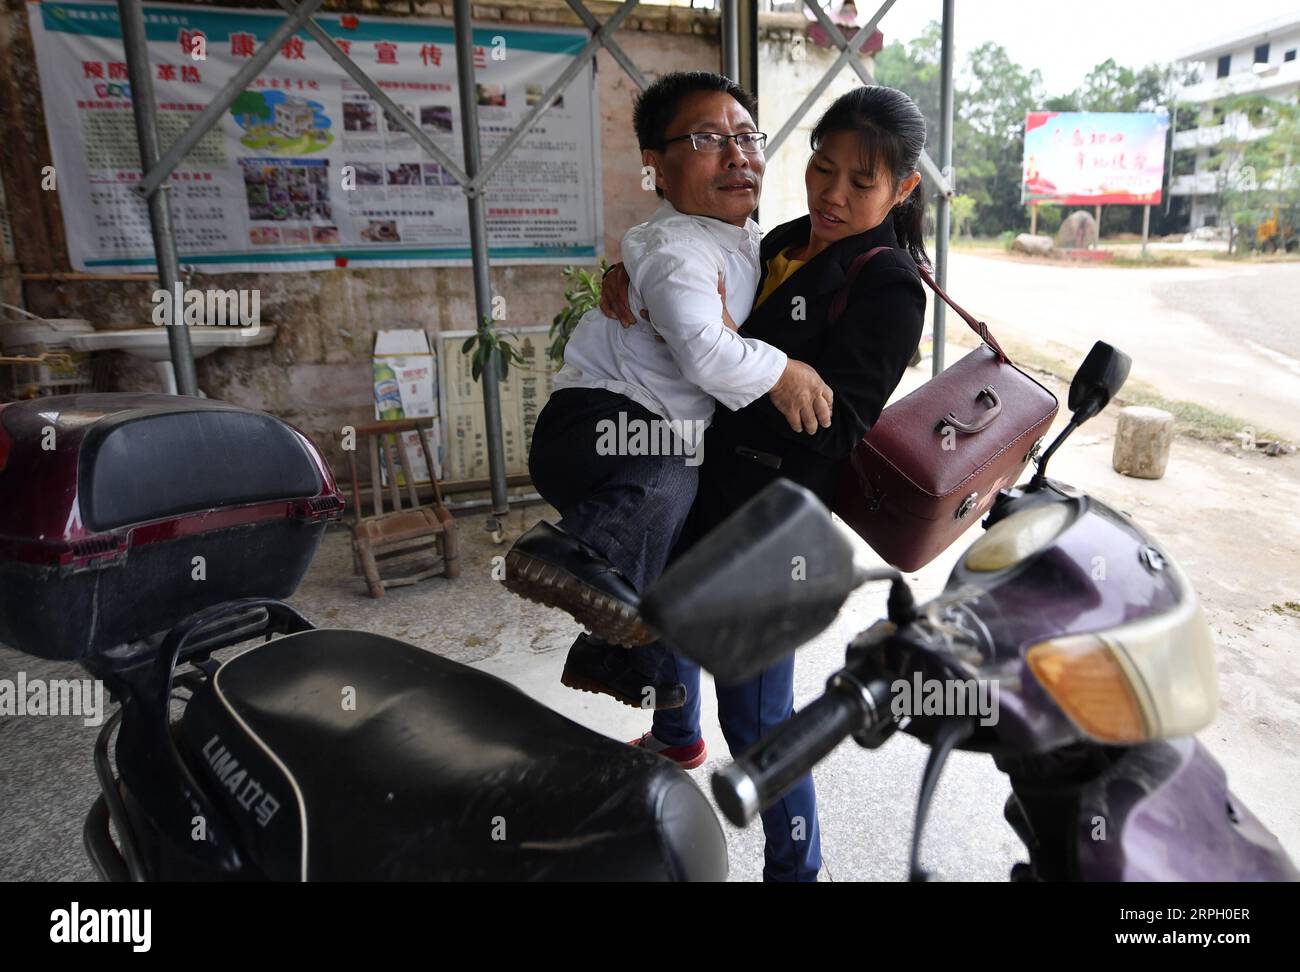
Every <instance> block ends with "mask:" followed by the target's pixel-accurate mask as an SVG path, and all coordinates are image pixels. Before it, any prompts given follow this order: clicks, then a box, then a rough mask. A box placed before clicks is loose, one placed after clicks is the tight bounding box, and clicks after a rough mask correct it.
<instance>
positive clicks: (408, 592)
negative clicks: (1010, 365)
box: [0, 261, 1300, 881]
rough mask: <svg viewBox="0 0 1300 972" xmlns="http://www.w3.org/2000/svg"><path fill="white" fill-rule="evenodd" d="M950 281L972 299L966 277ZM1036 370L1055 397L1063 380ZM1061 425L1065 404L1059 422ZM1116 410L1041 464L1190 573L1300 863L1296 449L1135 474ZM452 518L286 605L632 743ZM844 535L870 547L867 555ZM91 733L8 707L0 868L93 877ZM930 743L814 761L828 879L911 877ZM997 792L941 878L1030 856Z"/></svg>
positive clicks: (1226, 753)
mask: <svg viewBox="0 0 1300 972" xmlns="http://www.w3.org/2000/svg"><path fill="white" fill-rule="evenodd" d="M985 262H993V261H985ZM1089 272H1091V271H1089ZM1122 272H1133V271H1122ZM1164 272H1169V271H1164ZM954 289H955V288H954ZM955 292H956V293H958V294H960V295H961V296H962V298H965V294H964V293H963V292H962V291H960V290H955ZM971 306H972V307H975V306H976V305H975V304H974V302H971ZM1121 346H1125V345H1124V344H1123V342H1121ZM1126 349H1127V348H1126ZM962 353H964V349H963V348H961V347H957V346H952V347H950V348H949V349H948V355H949V360H955V359H956V357H957V356H959V355H961V354H962ZM1078 357H1079V358H1081V357H1082V355H1078ZM928 374H929V363H928V361H927V362H925V363H924V364H923V365H922V366H921V367H920V368H913V369H910V370H909V373H908V375H907V377H906V379H905V381H904V385H903V386H902V387H901V388H900V390H899V394H900V395H901V394H904V393H906V392H907V391H909V390H910V389H911V388H913V387H915V386H916V385H917V384H919V383H920V382H921V381H923V380H924V379H925V378H926V377H927V376H928ZM1047 383H1048V384H1049V386H1050V387H1053V388H1054V390H1055V391H1056V393H1057V395H1058V397H1059V398H1060V399H1061V400H1062V402H1064V400H1065V389H1064V387H1063V386H1062V385H1060V384H1059V383H1056V382H1052V381H1050V380H1049V381H1047ZM1063 424H1064V418H1062V420H1061V421H1060V422H1058V428H1059V426H1060V425H1063ZM1114 426H1115V409H1114V408H1113V407H1112V408H1111V409H1108V410H1107V411H1106V412H1104V413H1103V414H1102V415H1101V416H1099V417H1098V418H1096V419H1094V420H1093V421H1092V422H1091V423H1089V424H1088V425H1087V426H1085V427H1084V428H1083V429H1082V430H1080V431H1079V432H1077V433H1075V436H1074V438H1073V439H1072V440H1071V441H1070V442H1069V443H1068V444H1067V445H1066V446H1065V447H1063V448H1062V450H1061V451H1060V452H1059V453H1058V454H1057V456H1056V457H1055V458H1054V459H1053V462H1052V475H1053V476H1054V477H1055V478H1059V479H1063V480H1065V481H1067V482H1070V483H1073V484H1074V485H1076V486H1079V487H1081V488H1083V489H1086V490H1088V491H1089V492H1091V493H1093V494H1095V495H1096V496H1098V497H1099V498H1101V499H1104V500H1105V501H1106V502H1108V503H1110V504H1112V505H1113V506H1116V507H1118V508H1120V509H1123V510H1125V511H1127V512H1129V513H1131V514H1132V515H1133V516H1134V517H1135V518H1136V519H1137V520H1138V521H1139V522H1140V523H1142V524H1143V525H1144V526H1146V527H1147V528H1149V529H1150V531H1151V532H1152V533H1153V534H1154V535H1155V537H1156V538H1157V539H1159V540H1160V541H1161V542H1162V543H1164V544H1165V546H1166V547H1167V549H1168V550H1169V551H1170V552H1171V553H1172V554H1173V555H1174V556H1175V557H1176V558H1177V559H1178V560H1179V562H1180V563H1181V564H1182V566H1183V567H1184V568H1185V569H1186V570H1187V572H1188V573H1189V575H1190V576H1191V578H1192V580H1193V582H1194V583H1195V585H1196V587H1197V590H1198V591H1199V592H1200V595H1201V597H1202V600H1203V602H1204V604H1205V609H1206V615H1207V618H1208V620H1209V622H1210V624H1211V627H1212V628H1213V630H1214V633H1215V636H1216V639H1217V644H1218V646H1219V659H1218V661H1219V673H1220V684H1221V696H1222V698H1221V706H1220V712H1219V716H1218V718H1217V719H1216V721H1215V722H1214V724H1213V725H1212V726H1210V727H1209V728H1208V729H1206V730H1205V731H1204V732H1202V733H1201V739H1202V740H1203V741H1204V742H1205V743H1206V744H1207V745H1208V746H1209V748H1210V749H1211V751H1213V752H1214V754H1215V755H1216V756H1217V757H1218V758H1219V759H1220V760H1221V761H1222V762H1223V763H1224V765H1225V768H1226V769H1227V771H1228V776H1229V780H1230V783H1231V784H1232V786H1233V788H1234V790H1235V791H1236V793H1237V795H1238V796H1239V797H1240V798H1241V799H1242V800H1244V802H1245V803H1246V804H1247V805H1248V806H1250V807H1251V808H1252V809H1253V810H1254V811H1255V813H1256V814H1257V815H1258V816H1259V817H1260V818H1261V819H1262V820H1263V821H1264V822H1265V824H1266V825H1267V826H1269V827H1270V828H1272V829H1273V831H1274V832H1275V833H1277V834H1278V836H1279V837H1280V838H1281V840H1282V842H1283V844H1284V846H1286V847H1287V848H1288V850H1289V852H1290V854H1291V856H1292V858H1293V859H1296V860H1300V807H1298V806H1297V804H1296V802H1295V800H1294V793H1293V790H1294V781H1295V780H1297V779H1300V688H1298V686H1300V635H1298V627H1300V617H1298V616H1297V614H1296V613H1294V611H1293V610H1291V609H1287V608H1286V607H1285V605H1286V604H1287V603H1288V602H1291V603H1292V604H1295V603H1296V602H1300V592H1298V591H1297V590H1296V573H1297V572H1296V565H1297V564H1298V563H1300V519H1298V518H1297V517H1295V515H1294V511H1295V509H1296V508H1297V504H1300V473H1298V472H1297V466H1298V465H1300V463H1298V462H1297V460H1296V459H1295V458H1287V457H1282V458H1267V457H1264V456H1262V455H1259V454H1253V453H1252V454H1247V453H1242V452H1239V451H1231V452H1229V451H1224V449H1222V448H1220V447H1216V446H1213V445H1207V444H1203V443H1199V442H1193V441H1190V440H1185V439H1180V440H1178V441H1177V442H1176V444H1175V447H1174V452H1173V456H1172V458H1171V460H1170V466H1169V470H1168V473H1167V474H1166V476H1165V478H1164V479H1161V480H1157V481H1146V480H1136V479H1129V478H1126V477H1123V476H1120V475H1119V474H1117V473H1115V472H1114V471H1113V470H1112V469H1111V467H1110V450H1111V444H1112V438H1113V434H1114ZM552 515H553V514H552V512H551V511H550V510H549V509H548V508H547V507H545V506H542V505H532V506H527V507H516V508H514V509H513V510H512V512H511V515H510V518H509V522H508V530H509V535H510V537H515V536H518V535H519V534H520V533H522V532H523V531H524V530H525V529H527V528H528V527H529V526H530V525H531V524H532V523H534V522H535V521H536V520H537V519H539V518H541V517H543V516H552ZM458 522H459V528H460V532H461V536H462V538H463V540H464V544H465V553H464V560H463V563H464V572H463V574H462V576H461V577H460V578H459V579H457V580H456V581H451V582H449V581H446V580H445V579H442V578H438V579H434V580H431V581H428V582H425V583H423V584H420V585H416V586H414V587H408V588H400V589H395V590H393V591H390V592H389V594H388V596H387V597H386V598H385V599H384V600H382V601H374V600H371V599H370V598H369V597H368V596H366V594H365V591H364V587H363V585H362V583H361V581H360V579H359V578H357V577H355V576H353V575H352V573H351V562H350V554H349V551H348V541H347V535H346V533H345V532H344V531H343V530H332V531H331V532H330V533H329V534H327V536H326V540H325V543H324V544H323V546H322V549H321V551H320V553H319V555H318V556H317V558H316V560H315V562H314V563H313V565H312V568H311V571H310V573H309V574H308V577H307V579H306V581H305V582H304V584H303V585H302V587H301V589H300V590H299V592H298V593H297V595H295V597H294V598H293V599H292V601H293V603H294V604H295V605H296V606H298V607H299V608H300V609H301V610H302V611H304V613H306V614H307V615H308V616H309V617H310V618H312V619H313V620H314V621H315V622H316V623H317V624H318V625H320V626H324V627H347V628H356V629H361V630H367V631H376V632H380V633H383V634H388V635H392V636H394V637H398V638H402V639H404V640H407V641H410V642H411V643H412V644H415V645H418V646H420V647H422V648H425V649H427V650H430V651H435V652H437V653H438V654H441V655H445V656H447V657H449V658H453V659H456V660H458V661H462V662H464V663H466V664H470V665H474V666H476V667H479V668H481V669H483V670H484V671H487V672H491V673H492V674H495V675H498V676H500V677H502V678H504V679H506V680H507V681H509V682H511V683H513V684H515V685H517V686H519V687H520V688H521V689H523V690H524V691H526V692H527V693H528V694H529V695H531V696H533V697H534V698H536V699H538V700H539V701H541V702H543V703H544V704H546V705H548V706H551V707H552V708H554V709H556V710H557V711H559V712H561V713H563V714H565V715H566V716H568V717H570V718H572V719H574V720H575V721H577V722H579V723H581V724H583V725H585V726H587V727H589V728H591V729H592V730H594V731H596V732H600V733H604V734H606V735H609V736H612V737H613V738H616V739H623V740H630V739H633V738H635V737H637V736H639V735H640V734H641V733H642V732H643V731H645V729H646V728H648V724H649V720H648V716H647V715H646V714H645V713H642V712H640V711H638V710H635V709H631V708H627V707H625V706H621V705H619V704H618V703H615V702H613V701H611V700H609V699H607V698H606V697H604V696H595V695H590V694H585V693H578V692H574V691H572V690H570V689H567V688H565V687H564V686H562V685H561V684H560V682H559V676H560V670H561V668H562V666H563V661H564V652H565V649H566V648H567V647H568V646H569V644H570V643H571V641H572V639H573V637H574V635H575V633H576V629H575V626H574V624H573V622H572V621H571V620H570V619H568V618H567V616H565V615H563V614H560V613H559V612H555V611H551V610H548V609H546V608H542V607H540V606H537V605H533V604H530V603H527V602H523V601H519V600H517V599H515V598H514V597H512V596H511V595H509V594H508V593H506V592H505V590H504V589H503V588H501V587H500V585H499V584H498V583H497V582H496V581H495V580H493V579H492V567H493V558H494V557H498V556H501V555H502V554H503V553H504V549H505V548H504V547H500V546H496V545H494V544H493V543H492V541H491V539H490V538H489V537H488V535H487V534H486V533H485V531H484V529H483V517H482V516H466V517H463V518H461V519H460V520H459V521H458ZM977 533H978V528H976V529H975V530H974V531H973V532H968V533H967V534H966V536H965V537H963V538H962V539H961V540H959V541H958V542H957V543H956V544H955V545H954V547H953V548H951V549H950V550H949V551H947V552H946V553H945V554H944V555H943V556H941V557H940V558H939V559H938V560H936V561H935V562H934V563H932V564H930V565H928V566H927V567H926V568H924V569H923V570H921V571H920V572H918V573H917V574H915V575H912V576H913V580H914V587H915V590H916V593H917V595H918V597H919V598H920V599H924V598H928V597H930V596H933V595H934V594H935V593H937V592H938V591H939V590H940V589H941V588H942V586H943V583H944V580H945V578H946V576H947V574H948V572H949V571H950V569H951V567H952V565H953V563H954V562H955V561H956V559H957V558H958V557H959V556H960V554H961V552H962V551H963V550H964V549H965V548H966V547H967V546H969V544H970V543H971V542H973V540H974V539H975V536H976V534H977ZM853 539H854V541H855V543H857V547H858V550H859V554H860V556H861V558H862V559H863V560H864V561H869V562H878V561H877V558H875V557H874V555H873V554H871V552H870V551H869V550H868V549H867V548H866V547H865V545H863V544H862V543H861V542H860V541H857V539H856V537H854V538H853ZM886 592H887V587H886V586H885V585H876V586H872V587H869V588H867V589H864V590H860V591H858V592H857V593H855V594H854V595H853V596H852V597H851V598H850V599H849V601H848V603H847V604H846V605H845V608H844V609H843V610H842V611H841V613H840V616H839V618H838V619H837V620H836V622H835V623H834V624H833V625H832V626H831V627H830V628H829V629H828V630H827V631H825V632H823V633H822V634H821V635H819V636H818V637H817V638H815V639H813V641H812V642H810V643H809V644H808V645H806V646H805V647H803V648H802V649H801V650H800V653H799V656H798V665H797V676H796V679H797V680H796V704H797V705H802V704H805V703H806V702H808V701H809V700H811V699H812V698H814V697H815V696H816V695H817V694H818V693H819V692H820V691H821V688H822V685H823V683H824V682H825V679H826V677H827V676H828V675H829V674H830V673H831V672H833V671H834V670H835V669H836V668H837V667H839V665H840V664H841V663H842V661H843V651H844V646H845V644H846V643H847V642H848V640H849V639H850V638H851V637H852V636H853V634H855V633H856V632H857V631H858V630H860V629H861V628H863V627H865V626H867V625H868V624H870V623H871V622H872V621H874V620H875V619H877V618H878V617H880V616H882V615H883V614H884V610H885V595H886ZM1275 605H1276V606H1277V607H1278V608H1280V610H1277V609H1275V607H1274V606H1275ZM19 670H23V671H26V672H27V674H28V677H29V678H36V677H42V678H67V677H77V676H78V675H79V674H80V670H79V669H78V668H77V667H76V666H74V665H67V664H59V663H49V662H41V661H37V660H33V659H29V658H25V657H24V656H21V655H19V654H17V653H16V652H13V651H10V650H9V649H6V648H0V678H14V677H15V675H16V672H17V671H19ZM703 710H704V711H703V722H704V726H705V740H706V743H707V745H708V747H709V756H710V759H709V761H708V762H707V763H706V764H705V765H704V766H702V767H700V768H699V769H697V770H694V771H692V772H691V776H692V778H693V779H695V781H696V782H697V783H698V784H699V785H700V786H701V788H702V789H703V790H704V791H705V792H706V793H708V792H709V790H708V779H709V775H710V773H711V772H712V771H713V770H714V769H715V768H717V767H718V766H719V765H721V764H722V763H723V762H724V761H725V760H726V759H727V756H728V754H727V749H726V744H725V742H724V741H723V739H722V737H721V733H720V732H719V730H718V727H717V721H716V706H715V703H714V700H713V693H712V691H711V687H710V686H709V685H708V683H707V680H706V685H705V689H704V704H703ZM97 731H98V730H96V729H94V728H89V727H84V726H82V725H81V721H80V720H79V719H76V718H71V717H64V718H50V717H35V716H29V717H25V718H0V879H5V880H14V879H23V880H27V879H49V880H68V879H72V880H76V879H89V878H92V877H93V872H92V871H91V869H90V866H89V864H88V863H87V861H86V858H85V855H84V852H83V851H82V848H81V825H82V821H83V818H84V814H85V811H86V809H87V808H88V807H89V806H90V804H91V802H92V800H93V799H94V797H95V795H96V792H97V788H96V785H95V781H94V776H93V771H92V768H91V767H92V764H91V753H92V746H93V743H94V739H95V735H96V733H97ZM925 757H926V750H925V749H924V748H923V747H922V746H921V745H920V744H918V743H916V742H915V741H914V740H912V739H910V738H907V737H896V738H895V739H893V740H891V741H890V742H889V743H888V744H887V745H886V746H884V747H883V748H881V749H880V750H876V751H874V752H868V751H864V750H861V749H859V748H857V747H856V746H854V745H853V744H852V743H845V744H843V745H841V746H840V747H839V748H838V749H837V750H835V751H834V752H833V753H832V754H831V755H830V756H829V757H828V758H827V759H825V760H824V761H823V762H822V763H821V764H820V765H819V766H818V767H817V769H816V771H815V774H814V775H815V779H816V783H817V789H818V797H819V807H820V819H821V827H822V841H823V851H824V856H825V872H824V874H823V878H824V879H825V878H829V879H833V880H838V881H844V880H898V879H901V878H903V877H904V876H905V872H906V861H907V849H908V841H909V839H910V835H911V826H912V813H913V809H914V801H915V796H916V792H917V788H918V784H919V782H920V778H921V770H922V767H923V765H924V761H925ZM1007 793H1008V787H1007V784H1006V782H1005V781H1004V779H1003V778H1002V777H1001V776H1000V774H998V773H997V771H996V770H995V768H994V767H993V765H992V762H991V760H989V759H988V758H987V757H984V756H979V755H974V754H966V753H957V754H955V755H954V756H953V758H952V760H951V761H950V762H949V764H948V767H947V768H946V769H945V771H944V775H943V779H942V781H941V783H940V786H939V789H938V793H937V796H936V798H935V802H934V804H933V806H932V809H931V812H930V819H929V823H928V825H927V828H926V839H925V842H924V845H923V856H922V860H923V862H924V863H925V864H926V865H927V866H928V867H929V868H931V869H932V870H933V872H934V873H935V875H936V877H937V878H939V879H942V880H981V881H982V880H1003V879H1005V877H1006V875H1007V871H1008V869H1009V868H1010V866H1011V864H1012V863H1014V862H1015V861H1016V860H1018V859H1020V858H1021V857H1022V854H1021V849H1020V845H1019V843H1018V841H1017V839H1016V838H1015V835H1014V834H1013V833H1012V831H1011V830H1010V828H1009V827H1008V826H1007V825H1006V824H1005V823H1004V822H1003V820H1002V815H1001V808H1002V803H1003V800H1004V799H1005V797H1006V795H1007ZM722 826H723V829H724V831H725V833H726V835H727V841H728V845H729V850H730V857H731V879H732V880H746V881H747V880H758V879H759V877H760V874H761V869H762V833H761V829H760V828H758V827H757V826H753V827H750V828H749V829H746V830H737V829H736V828H734V827H732V826H731V825H729V824H726V823H723V825H722Z"/></svg>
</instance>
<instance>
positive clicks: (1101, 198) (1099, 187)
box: [1020, 111, 1169, 206]
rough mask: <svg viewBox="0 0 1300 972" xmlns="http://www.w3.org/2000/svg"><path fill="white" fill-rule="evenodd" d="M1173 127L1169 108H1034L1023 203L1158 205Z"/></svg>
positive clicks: (1027, 131)
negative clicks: (1094, 110) (1060, 109)
mask: <svg viewBox="0 0 1300 972" xmlns="http://www.w3.org/2000/svg"><path fill="white" fill-rule="evenodd" d="M1168 129H1169V115H1168V114H1166V113H1164V112H1091V111H1061V112H1057V111H1031V112H1029V114H1028V115H1026V116H1025V162H1024V170H1023V175H1022V178H1021V185H1020V199H1021V202H1026V203H1031V202H1057V203H1064V204H1065V205H1067V206H1079V205H1084V206H1091V205H1102V204H1111V203H1120V204H1129V205H1139V206H1140V205H1150V206H1154V205H1156V204H1157V203H1159V202H1160V189H1161V185H1162V184H1163V180H1164V171H1165V133H1166V132H1167V131H1168Z"/></svg>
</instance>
